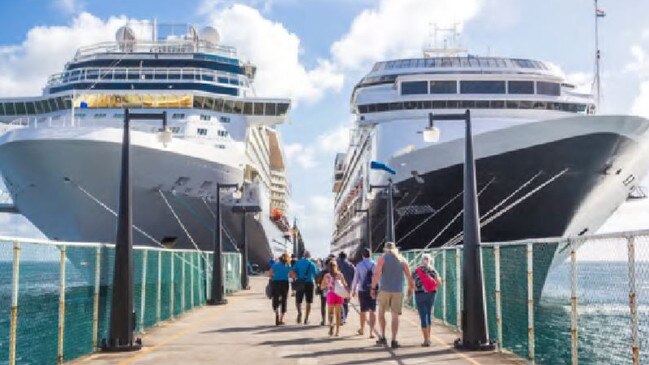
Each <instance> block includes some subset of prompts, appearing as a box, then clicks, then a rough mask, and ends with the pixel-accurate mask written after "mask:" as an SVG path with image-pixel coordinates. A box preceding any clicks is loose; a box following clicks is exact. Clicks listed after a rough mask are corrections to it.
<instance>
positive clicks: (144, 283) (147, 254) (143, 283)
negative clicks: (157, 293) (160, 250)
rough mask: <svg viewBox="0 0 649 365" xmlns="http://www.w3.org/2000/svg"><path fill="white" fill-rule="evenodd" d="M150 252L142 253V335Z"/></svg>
mask: <svg viewBox="0 0 649 365" xmlns="http://www.w3.org/2000/svg"><path fill="white" fill-rule="evenodd" d="M148 256H149V250H143V252H142V283H141V284H140V321H139V322H140V323H139V326H140V333H144V309H145V308H146V303H145V302H146V270H147V268H146V266H147V261H148V260H147V257H148Z"/></svg>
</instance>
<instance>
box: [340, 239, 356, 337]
mask: <svg viewBox="0 0 649 365" xmlns="http://www.w3.org/2000/svg"><path fill="white" fill-rule="evenodd" d="M338 267H339V268H340V272H341V273H342V274H343V277H344V278H345V282H347V283H351V282H352V281H354V274H356V268H354V265H352V263H351V262H349V260H347V253H345V251H340V253H339V254H338ZM348 313H349V298H345V300H344V302H343V313H342V323H343V324H345V321H346V320H347V314H348Z"/></svg>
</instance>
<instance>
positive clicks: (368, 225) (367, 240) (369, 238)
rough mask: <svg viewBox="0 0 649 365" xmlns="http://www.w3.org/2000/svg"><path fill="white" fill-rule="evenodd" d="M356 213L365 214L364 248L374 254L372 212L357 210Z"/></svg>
mask: <svg viewBox="0 0 649 365" xmlns="http://www.w3.org/2000/svg"><path fill="white" fill-rule="evenodd" d="M355 213H356V214H358V213H363V214H365V245H364V247H365V248H367V249H369V250H370V252H373V250H372V231H371V227H372V226H371V223H370V210H369V209H356V210H355Z"/></svg>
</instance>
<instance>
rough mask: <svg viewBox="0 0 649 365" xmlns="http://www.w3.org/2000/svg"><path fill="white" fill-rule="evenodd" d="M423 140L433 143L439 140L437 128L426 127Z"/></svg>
mask: <svg viewBox="0 0 649 365" xmlns="http://www.w3.org/2000/svg"><path fill="white" fill-rule="evenodd" d="M423 134H424V142H429V143H435V142H438V141H439V135H440V133H439V128H437V127H427V128H426V129H424V133H423Z"/></svg>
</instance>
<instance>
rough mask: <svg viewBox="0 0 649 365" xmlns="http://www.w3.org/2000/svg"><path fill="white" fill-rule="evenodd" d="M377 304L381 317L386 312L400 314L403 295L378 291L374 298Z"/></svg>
mask: <svg viewBox="0 0 649 365" xmlns="http://www.w3.org/2000/svg"><path fill="white" fill-rule="evenodd" d="M376 299H377V302H378V303H379V314H380V315H383V314H385V312H386V311H390V312H391V313H396V314H401V308H402V307H403V294H402V293H392V292H385V291H379V296H378V297H377V298H376Z"/></svg>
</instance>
